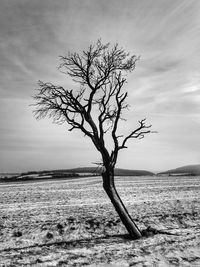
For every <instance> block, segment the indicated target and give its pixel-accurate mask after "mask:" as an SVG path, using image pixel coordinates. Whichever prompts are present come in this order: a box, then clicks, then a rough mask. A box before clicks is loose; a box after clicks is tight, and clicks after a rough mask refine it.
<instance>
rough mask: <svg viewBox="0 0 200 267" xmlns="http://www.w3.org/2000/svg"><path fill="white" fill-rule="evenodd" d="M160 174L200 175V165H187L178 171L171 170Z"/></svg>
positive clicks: (177, 169)
mask: <svg viewBox="0 0 200 267" xmlns="http://www.w3.org/2000/svg"><path fill="white" fill-rule="evenodd" d="M159 174H168V175H200V164H196V165H187V166H183V167H179V168H176V169H171V170H168V171H165V172H160V173H159Z"/></svg>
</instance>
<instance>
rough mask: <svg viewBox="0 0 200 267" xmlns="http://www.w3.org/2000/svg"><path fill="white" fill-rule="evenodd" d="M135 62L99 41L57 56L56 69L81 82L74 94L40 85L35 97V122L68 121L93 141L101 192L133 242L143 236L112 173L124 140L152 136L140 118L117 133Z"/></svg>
mask: <svg viewBox="0 0 200 267" xmlns="http://www.w3.org/2000/svg"><path fill="white" fill-rule="evenodd" d="M137 60H138V57H136V56H135V55H133V56H130V54H129V53H126V52H125V51H124V50H123V49H122V48H119V47H118V45H117V44H116V45H114V46H113V47H111V46H110V44H105V45H104V44H102V42H101V40H98V41H97V43H96V44H95V45H91V46H90V47H89V48H88V50H86V51H83V52H82V53H81V54H78V53H69V54H68V56H62V57H61V62H62V63H61V65H60V67H59V68H60V70H61V71H62V72H64V73H65V74H67V75H68V76H70V77H72V78H73V81H74V82H75V83H78V84H79V87H78V88H79V89H78V90H67V89H65V88H63V87H62V86H55V85H53V84H51V83H44V82H41V81H39V89H37V93H36V94H35V96H34V99H35V101H36V102H35V104H34V106H35V107H36V108H35V111H34V113H35V116H36V118H44V117H46V116H48V117H50V118H53V120H54V122H57V123H64V122H67V123H68V124H70V126H71V127H70V129H69V131H72V130H74V129H79V130H81V131H82V132H83V133H84V135H86V136H88V137H89V138H90V139H91V140H92V142H93V144H94V146H95V147H96V149H97V150H98V151H99V152H100V154H101V157H102V165H103V172H102V178H103V188H104V190H105V192H106V193H107V195H108V197H109V198H110V200H111V202H112V204H113V206H114V207H115V210H116V211H117V213H118V215H119V217H120V218H121V221H122V222H123V224H124V226H125V227H126V229H127V231H128V232H129V234H130V236H131V238H133V239H136V238H139V237H141V232H140V230H139V229H138V227H137V226H136V224H135V223H134V221H133V220H132V218H131V216H130V215H129V213H128V211H127V209H126V207H125V206H124V204H123V202H122V200H121V199H120V197H119V195H118V193H117V191H116V187H115V183H114V169H115V165H116V162H117V158H118V154H119V151H120V150H122V149H124V148H127V141H128V140H129V139H131V138H139V139H141V138H143V137H144V136H145V134H148V133H150V132H151V131H150V127H151V125H146V120H145V119H142V120H140V121H139V125H138V127H137V128H136V129H134V130H132V131H131V132H130V133H129V134H128V135H126V136H125V135H121V134H120V135H119V134H118V125H119V122H120V119H122V111H123V110H124V109H127V108H128V105H127V103H126V98H127V95H128V94H127V92H124V91H123V90H122V88H123V86H124V84H125V83H126V78H125V77H126V74H127V73H128V72H132V71H133V70H134V69H135V64H136V62H137ZM107 135H110V137H111V140H112V143H113V146H112V148H111V149H108V146H107V145H106V136H107ZM109 142H110V140H109ZM109 145H110V143H109Z"/></svg>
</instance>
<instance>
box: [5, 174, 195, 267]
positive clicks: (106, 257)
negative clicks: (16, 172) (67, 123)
mask: <svg viewBox="0 0 200 267" xmlns="http://www.w3.org/2000/svg"><path fill="white" fill-rule="evenodd" d="M116 185H117V188H118V192H119V194H120V195H121V197H122V199H123V201H124V203H125V204H126V206H127V208H128V210H129V212H130V214H131V215H132V217H133V218H134V219H135V221H136V223H137V225H138V226H139V228H140V229H141V230H143V229H146V228H147V227H148V226H151V227H154V228H156V229H158V230H163V231H166V232H168V233H171V234H161V233H159V234H155V235H152V236H149V237H143V238H141V239H139V240H136V241H133V240H130V239H129V238H128V236H127V234H126V230H125V228H124V227H123V225H122V224H121V222H120V220H119V219H118V217H117V215H116V213H115V211H114V210H113V207H112V205H111V204H110V201H109V199H108V198H107V196H106V195H105V193H104V191H103V189H102V182H101V178H100V177H90V178H80V179H79V178H78V179H74V180H73V179H71V180H60V181H56V180H46V181H33V182H16V183H2V184H0V209H1V214H0V220H1V221H0V266H13V267H14V266H42V267H43V266H113V267H114V266H122V267H126V266H162V267H163V266H200V177H199V176H194V177H192V176H188V177H186V176H185V177H184V176H183V177H156V176H151V177H150V176H147V177H116Z"/></svg>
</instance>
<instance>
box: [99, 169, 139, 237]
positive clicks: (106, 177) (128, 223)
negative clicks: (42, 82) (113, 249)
mask: <svg viewBox="0 0 200 267" xmlns="http://www.w3.org/2000/svg"><path fill="white" fill-rule="evenodd" d="M102 177H103V188H104V190H105V191H106V193H107V195H108V197H109V198H110V200H111V202H112V204H113V206H114V207H115V210H116V211H117V213H118V215H119V217H120V219H121V221H122V223H123V224H124V226H125V227H126V229H127V231H128V233H129V234H130V236H131V238H133V239H138V238H140V237H141V236H142V235H141V232H140V230H139V229H138V227H137V225H136V224H135V223H134V221H133V220H132V218H131V216H130V215H129V213H128V211H127V209H126V207H125V206H124V204H123V202H122V200H121V198H120V197H119V195H118V193H117V190H116V188H115V183H114V170H110V171H106V172H104V173H103V174H102Z"/></svg>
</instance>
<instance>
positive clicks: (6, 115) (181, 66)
mask: <svg viewBox="0 0 200 267" xmlns="http://www.w3.org/2000/svg"><path fill="white" fill-rule="evenodd" d="M0 4H1V9H0V62H1V64H0V172H20V171H28V170H29V171H30V170H47V169H67V168H72V167H80V166H95V165H93V162H98V161H100V160H101V157H100V155H99V154H98V152H97V151H96V150H95V148H94V147H93V144H92V142H91V141H90V140H89V139H87V138H86V137H83V135H82V133H81V132H78V131H72V132H69V131H68V128H69V127H68V125H67V124H66V125H61V126H60V125H56V124H53V123H52V122H51V120H49V119H44V120H40V121H37V120H36V119H35V118H34V116H33V113H32V111H33V107H31V106H30V104H31V103H33V100H32V96H33V95H34V93H35V92H34V90H35V89H36V88H37V82H38V80H42V81H44V82H52V83H54V84H56V85H63V86H65V87H66V88H69V89H73V86H74V84H73V82H72V81H71V80H70V78H69V77H67V76H66V75H64V74H62V73H60V72H59V71H58V66H59V63H60V61H59V56H60V55H67V53H68V52H80V51H82V50H83V49H87V47H88V46H89V45H90V44H93V43H95V42H96V41H97V39H99V38H101V40H102V42H104V43H107V42H110V43H111V44H115V43H118V44H119V46H120V47H123V48H124V49H125V50H126V51H127V52H128V51H129V52H130V53H131V54H134V55H137V56H140V57H141V58H140V60H139V61H138V62H137V66H136V69H135V71H134V72H133V73H131V74H129V76H128V78H127V81H128V83H127V84H126V88H125V89H126V90H127V91H128V94H129V98H128V103H129V104H130V109H129V110H128V112H127V113H126V114H125V115H126V118H127V121H126V123H124V126H123V127H124V131H125V133H128V131H129V130H131V129H133V128H134V127H136V126H137V124H136V122H137V121H138V120H140V119H142V118H144V117H146V118H147V121H148V123H150V124H152V129H153V130H155V131H157V132H158V133H156V134H151V135H148V136H146V137H145V138H144V139H142V140H135V139H134V140H131V141H129V143H128V149H126V150H123V151H122V152H121V153H120V155H119V159H118V163H117V167H120V168H128V169H145V170H150V171H162V170H166V169H170V168H175V167H180V166H183V165H189V164H200V142H199V132H200V75H199V74H200V60H199V59H200V1H199V0H123V1H122V0H109V1H108V0H101V1H98V0H84V1H82V0H57V1H54V0H42V1H41V0H34V1H31V0H15V1H13V0H0Z"/></svg>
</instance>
